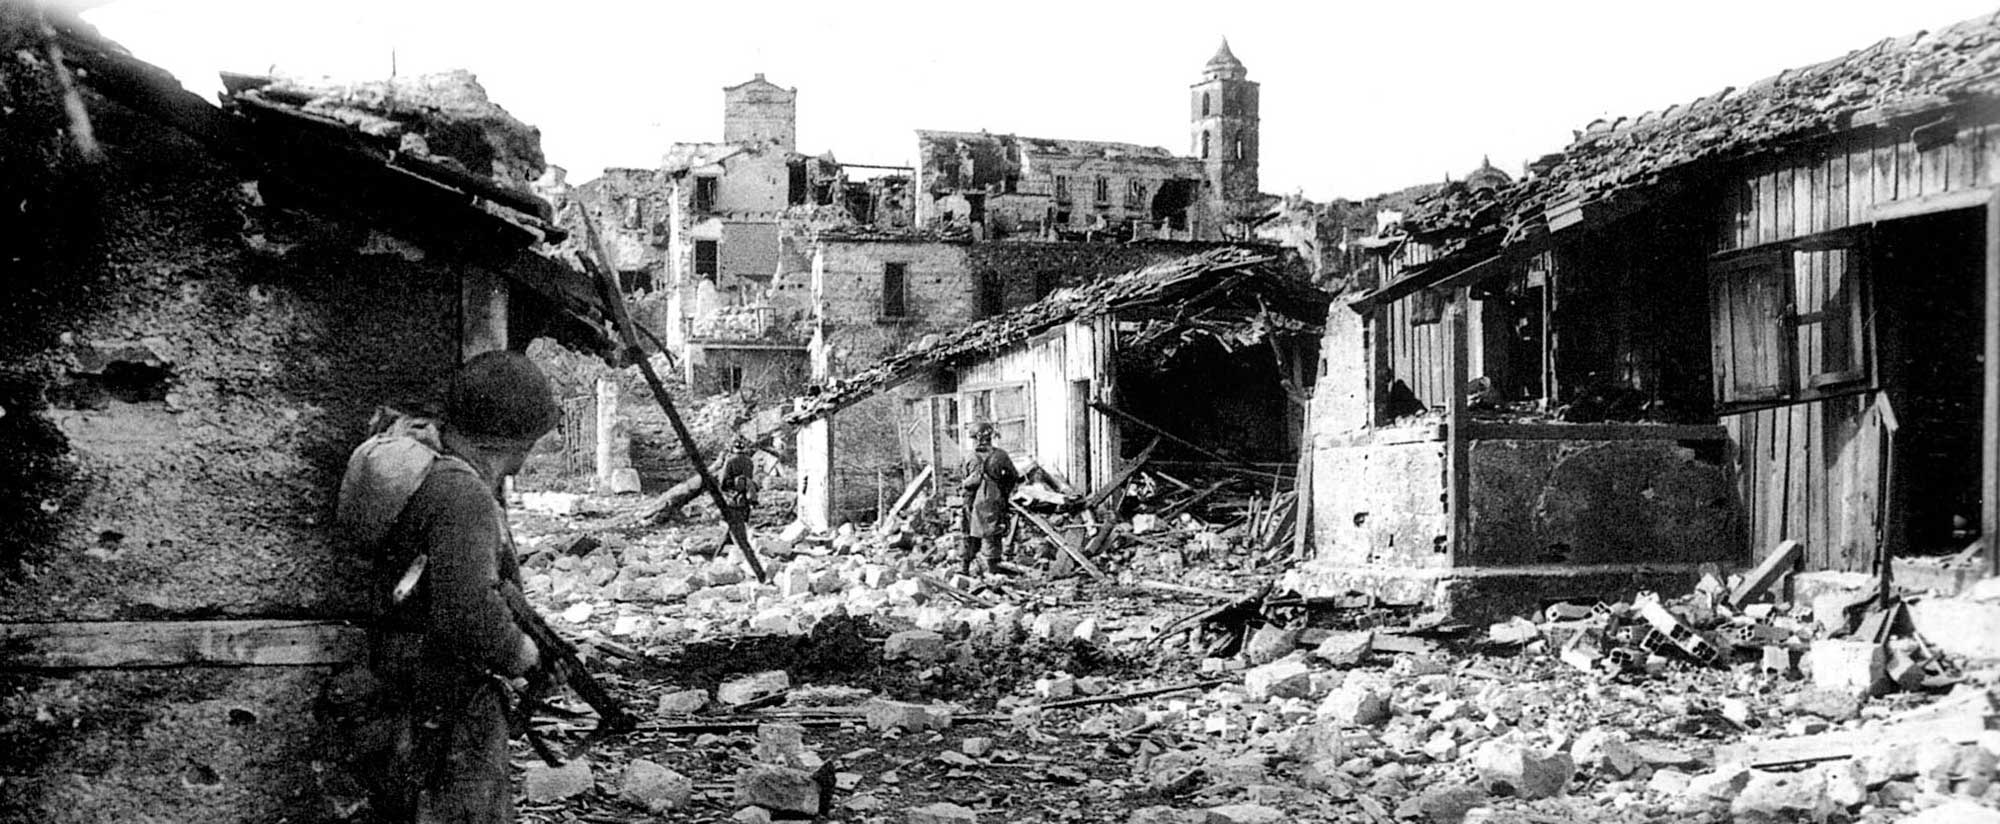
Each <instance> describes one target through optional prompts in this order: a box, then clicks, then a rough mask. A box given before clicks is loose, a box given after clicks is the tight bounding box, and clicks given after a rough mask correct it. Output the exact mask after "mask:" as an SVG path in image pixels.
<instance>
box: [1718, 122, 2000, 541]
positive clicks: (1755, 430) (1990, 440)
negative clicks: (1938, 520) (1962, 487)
mask: <svg viewBox="0 0 2000 824" xmlns="http://www.w3.org/2000/svg"><path fill="white" fill-rule="evenodd" d="M1940 114H1942V115H1943V118H1944V119H1942V120H1941V119H1939V118H1938V117H1937V115H1940ZM1954 114H1955V113H1953V112H1949V111H1947V112H1943V113H1939V112H1933V113H1931V115H1932V116H1931V119H1930V121H1929V124H1928V125H1922V126H1918V127H1915V128H1911V127H1909V126H1907V125H1906V126H1903V127H1901V128H1896V127H1888V126H1884V127H1878V128H1871V129H1866V130H1860V131H1852V132H1847V133H1843V134H1840V135H1837V136H1835V137H1833V138H1831V139H1828V140H1823V141H1820V142H1818V143H1815V144H1807V145H1801V146H1798V147H1797V148H1795V149H1793V150H1791V151H1787V152H1785V153H1783V154H1781V155H1777V156H1767V157H1763V158H1753V159H1749V160H1745V161H1742V162H1740V163H1739V164H1737V165H1736V167H1735V168H1734V169H1732V170H1731V172H1730V174H1729V176H1728V178H1726V180H1727V185H1726V186H1725V187H1724V189H1723V191H1722V199H1721V202H1720V203H1719V204H1717V209H1716V217H1717V243H1716V248H1717V253H1716V256H1715V258H1714V259H1713V263H1712V264H1711V272H1712V273H1714V274H1715V276H1716V277H1717V278H1718V280H1716V281H1714V284H1715V287H1714V288H1723V287H1724V284H1723V281H1722V280H1720V278H1725V277H1727V275H1726V274H1724V273H1723V270H1724V269H1725V268H1727V266H1728V265H1729V263H1730V261H1732V260H1738V259H1741V258H1743V257H1745V256H1748V255H1753V254H1756V253H1759V252H1766V251H1768V252H1773V253H1776V255H1778V256H1780V259H1781V260H1782V258H1784V257H1788V258H1789V260H1788V261H1785V262H1787V263H1788V264H1789V266H1788V267H1786V268H1788V269H1789V271H1790V275H1791V282H1790V283H1788V284H1784V285H1785V286H1786V288H1787V289H1788V294H1789V301H1788V302H1787V303H1786V304H1785V305H1783V306H1781V307H1780V311H1782V312H1784V313H1786V316H1787V317H1789V318H1791V319H1794V320H1795V321H1796V320H1800V319H1815V318H1825V317H1826V316H1827V315H1828V313H1830V312H1839V311H1842V310H1845V309H1847V308H1848V307H1847V305H1846V304H1845V303H1844V302H1843V298H1842V297H1840V296H1841V295H1842V293H1843V291H1850V292H1851V291H1853V290H1852V289H1848V290H1843V289H1842V286H1843V284H1854V283H1857V282H1858V280H1859V279H1856V278H1852V277H1850V275H1851V274H1852V273H1853V272H1854V271H1855V269H1856V268H1857V267H1859V266H1861V265H1862V263H1863V262H1864V260H1865V255H1863V254H1859V253H1858V250H1859V249H1860V248H1861V247H1860V246H1858V245H1857V241H1856V238H1857V237H1859V238H1860V241H1859V242H1860V243H1865V238H1866V234H1867V232H1866V227H1869V226H1870V225H1872V224H1876V223H1879V222H1883V221H1890V220H1897V219H1902V218H1908V217H1916V216H1922V215H1927V214H1937V213H1942V212H1947V211H1953V210H1959V209H1976V208H1982V207H1984V208H1986V209H1987V232H1986V234H1987V237H1986V241H1985V250H1984V252H1985V256H1986V275H1985V277H1986V284H1985V287H1986V288H1985V294H1986V306H1985V308H1984V327H1985V328H1984V331H1983V335H1984V341H1985V373H1984V389H1983V392H1984V398H1983V410H1982V413H1981V424H1980V425H1981V429H1982V437H1983V441H1982V443H1983V450H1982V452H1983V457H1982V459H1981V460H1982V470H1981V478H1982V480H1981V490H1980V491H1981V500H1982V503H1981V512H1980V521H1981V526H1982V532H1983V534H1984V535H1986V536H1989V541H1988V543H1989V545H1991V544H1993V542H1992V541H1991V540H1990V536H1992V535H1994V534H1995V530H1996V528H2000V512H1996V505H2000V501H1997V500H1996V498H2000V494H1996V493H1997V492H2000V490H1996V469H1995V452H1996V442H1995V436H1996V429H2000V421H1996V418H2000V400H1996V396H1995V393H1996V386H1995V385H1996V383H2000V375H1996V369H2000V363H1996V352H2000V346H1996V344H2000V329H1996V328H1995V327H1996V315H2000V267H1997V266H1996V261H1995V257H1994V256H1995V252H1996V235H2000V228H1996V225H1995V224H1996V222H2000V215H1996V214H1995V212H1994V210H1993V208H1992V207H1991V205H1989V204H1990V203H1991V202H1992V201H1993V199H1994V197H1995V189H1994V183H1995V179H1996V176H2000V122H1996V121H1995V118H1994V117H1993V113H1992V112H1990V111H1989V112H1985V113H1983V116H1981V117H1980V118H1978V119H1974V120H1971V122H1965V119H1964V118H1960V119H1959V120H1953V119H1951V118H1952V117H1953V116H1954ZM1940 123H1942V124H1944V125H1945V126H1946V127H1947V130H1944V131H1943V132H1942V133H1940V129H1939V124H1940ZM1926 132H1927V133H1928V134H1925V133H1926ZM1919 136H1921V137H1922V138H1923V139H1922V141H1921V142H1920V141H1919V139H1918V138H1919ZM1895 287H1896V284H1894V283H1882V282H1877V283H1874V284H1873V288H1874V289H1877V290H1881V289H1894V288H1895ZM1846 298H1847V299H1850V300H1859V301H1863V303H1862V304H1861V305H1862V306H1863V307H1866V309H1867V310H1868V311H1865V312H1863V313H1862V315H1861V318H1862V321H1863V324H1864V325H1863V326H1862V327H1861V329H1862V331H1863V332H1864V333H1865V334H1867V335H1868V336H1870V337H1871V338H1872V337H1873V336H1874V334H1875V331H1876V330H1875V328H1874V324H1873V319H1874V318H1873V315H1874V312H1873V309H1874V303H1873V296H1872V295H1869V294H1867V290H1866V289H1863V290H1861V294H1859V295H1848V296H1846ZM1737 327H1738V328H1740V324H1738V325H1737ZM1715 328H1716V331H1717V333H1718V335H1717V338H1716V339H1715V340H1714V341H1713V344H1714V346H1715V347H1716V351H1717V367H1718V372H1720V371H1721V370H1722V367H1723V365H1724V364H1725V363H1729V362H1731V361H1732V360H1733V358H1734V356H1735V354H1736V351H1735V350H1736V349H1737V348H1738V347H1742V346H1751V345H1753V344H1751V343H1748V342H1742V341H1738V340H1736V339H1734V338H1733V337H1732V336H1730V335H1729V334H1727V333H1728V332H1729V331H1730V330H1731V328H1732V327H1731V323H1730V320H1729V319H1728V318H1726V317H1723V318H1718V320H1717V321H1716V326H1715ZM1830 331H1831V328H1830V327H1829V326H1828V324H1827V323H1825V322H1823V321H1821V322H1802V323H1799V324H1798V325H1797V326H1796V327H1795V332H1796V333H1795V334H1794V335H1792V336H1791V338H1792V339H1790V340H1782V339H1781V340H1779V341H1777V343H1778V345H1779V346H1781V347H1790V348H1792V350H1793V351H1792V352H1791V353H1789V356H1784V355H1783V354H1782V353H1781V352H1765V353H1761V354H1760V355H1759V357H1762V358H1764V359H1765V362H1766V363H1774V362H1775V363H1783V362H1786V361H1790V362H1796V363H1799V364H1805V365H1815V364H1821V363H1824V362H1826V360H1827V359H1828V358H1829V357H1831V355H1830V354H1829V352H1828V351H1827V347H1828V346H1829V344H1833V345H1838V343H1839V341H1838V339H1836V338H1833V337H1830V335H1829V332H1830ZM1874 350H1875V347H1874V346H1872V345H1871V346H1868V347H1866V349H1864V350H1863V351H1864V352H1872V351H1874ZM1877 359H1878V360H1882V359H1885V358H1879V357H1878V358H1877ZM1854 366H1856V367H1857V368H1859V369H1862V370H1864V372H1865V374H1863V375H1860V376H1858V377H1856V378H1855V379H1853V380H1852V381H1849V382H1847V383H1845V384H1844V385H1843V384H1840V383H1838V382H1836V383H1835V384H1834V385H1831V386H1828V385H1824V384H1823V385H1820V386H1815V385H1813V381H1812V380H1811V375H1810V374H1778V375H1773V376H1769V377H1772V378H1774V379H1777V380H1779V381H1781V382H1784V383H1787V384H1789V386H1788V387H1786V391H1784V392H1781V393H1779V396H1777V397H1774V398H1773V399H1772V400H1771V402H1769V403H1767V404H1764V405H1762V406H1761V407H1759V408H1741V409H1738V410H1733V411H1732V410H1729V409H1725V414H1724V415H1723V418H1722V421H1723V424H1724V425H1725V426H1726V427H1727V428H1728V431H1729V436H1730V441H1731V444H1732V445H1733V447H1734V451H1735V458H1736V470H1737V475H1738V483H1739V486H1740V489H1741V494H1742V497H1743V502H1744V508H1745V512H1746V514H1747V516H1748V518H1749V521H1750V530H1749V533H1750V534H1749V538H1750V542H1751V546H1752V549H1753V555H1755V556H1758V557H1761V556H1762V554H1763V553H1765V552H1767V551H1769V550H1770V549H1771V548H1772V547H1775V546H1777V545H1778V543H1779V542H1780V541H1783V540H1786V539H1796V540H1799V541H1801V542H1803V543H1804V544H1805V545H1806V549H1807V553H1808V555H1807V561H1806V564H1807V566H1808V568H1814V569H1847V570H1868V569H1870V568H1871V566H1872V565H1873V564H1874V561H1875V547H1876V545H1877V541H1878V539H1880V538H1881V537H1882V536H1883V535H1884V533H1885V532H1886V531H1889V530H1891V529H1893V525H1892V524H1888V523H1884V522H1883V517H1884V515H1885V514H1886V513H1888V512H1892V511H1894V506H1893V502H1886V503H1887V505H1885V500H1884V499H1885V498H1891V497H1893V494H1894V493H1893V486H1894V482H1893V475H1892V470H1891V469H1890V468H1889V467H1888V466H1885V465H1884V462H1885V461H1888V460H1892V459H1890V458H1889V457H1888V454H1889V451H1890V450H1889V449H1888V446H1887V441H1888V440H1890V439H1892V438H1893V431H1894V425H1895V421H1894V415H1893V411H1891V410H1890V409H1888V408H1887V407H1886V406H1885V405H1882V404H1878V403H1877V401H1878V399H1880V398H1882V397H1883V396H1884V395H1885V391H1884V390H1885V388H1886V387H1885V385H1884V383H1883V380H1884V378H1885V377H1886V376H1884V375H1883V374H1881V370H1880V368H1879V365H1878V364H1875V363H1872V362H1871V363H1867V364H1855V365H1854ZM1781 371H1782V370H1781ZM1811 371H1812V370H1810V369H1805V370H1801V372H1805V373H1809V372H1811ZM1722 379H1723V376H1721V375H1720V374H1719V375H1718V381H1721V380H1722ZM1889 540H1890V541H1891V542H1892V546H1893V537H1891V538H1890V539H1889Z"/></svg>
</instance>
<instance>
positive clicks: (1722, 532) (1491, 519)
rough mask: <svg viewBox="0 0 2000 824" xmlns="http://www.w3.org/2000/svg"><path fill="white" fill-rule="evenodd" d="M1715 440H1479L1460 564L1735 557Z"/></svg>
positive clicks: (1726, 484) (1736, 534) (1733, 516)
mask: <svg viewBox="0 0 2000 824" xmlns="http://www.w3.org/2000/svg"><path fill="white" fill-rule="evenodd" d="M1720 452H1721V444H1720V443H1715V444H1712V449H1711V450H1710V454H1703V452H1702V451H1701V450H1697V449H1694V448H1690V447H1688V446H1685V445H1682V444H1681V443H1679V442H1676V441H1663V440H1599V441H1586V440H1562V441H1553V440H1550V441H1540V440H1537V441H1528V440H1478V441H1473V442H1472V444H1471V445H1470V447H1469V456H1470V463H1471V466H1472V475H1471V478H1470V490H1471V497H1472V501H1471V507H1470V509H1469V511H1468V515H1469V518H1470V523H1469V524H1468V532H1469V535H1468V536H1467V540H1466V542H1465V545H1464V546H1463V547H1461V548H1460V558H1459V561H1458V565H1459V566H1521V565H1528V564H1568V565H1583V564H1638V563H1654V562H1661V563H1665V562H1676V563H1693V562H1699V561H1718V562H1724V563H1740V562H1742V561H1744V560H1746V559H1745V558H1743V557H1742V550H1741V548H1742V546H1743V539H1742V531H1743V519H1742V513H1741V512H1740V511H1739V510H1738V507H1737V503H1736V491H1735V485H1734V482H1733V481H1732V480H1731V478H1730V472H1729V467H1728V466H1727V465H1726V464H1725V463H1723V462H1722V460H1721V455H1720Z"/></svg>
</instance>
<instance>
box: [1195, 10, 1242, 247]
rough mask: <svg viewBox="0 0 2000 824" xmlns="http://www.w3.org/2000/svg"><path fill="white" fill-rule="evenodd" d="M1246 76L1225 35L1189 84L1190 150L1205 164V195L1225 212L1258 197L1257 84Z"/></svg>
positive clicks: (1234, 209)
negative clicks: (1193, 80) (1199, 79)
mask: <svg viewBox="0 0 2000 824" xmlns="http://www.w3.org/2000/svg"><path fill="white" fill-rule="evenodd" d="M1248 76H1249V70H1247V69H1245V68H1243V61H1241V60H1238V59H1236V55H1235V54H1232V53H1231V52H1230V51H1229V40H1228V39H1227V38H1225V39H1224V40H1223V41H1222V46H1221V48H1218V49H1216V50H1215V56H1214V57H1211V58H1209V59H1208V65H1206V66H1203V67H1202V70H1201V82H1199V83H1195V84H1194V85H1193V86H1192V87H1190V91H1191V94H1190V100H1189V105H1190V109H1189V113H1190V116H1189V118H1188V119H1189V120H1190V121H1191V124H1192V126H1191V129H1190V134H1189V137H1190V138H1191V140H1192V141H1193V145H1192V149H1191V152H1190V153H1191V154H1192V155H1193V156H1195V157H1197V158H1200V159H1201V161H1202V164H1203V166H1204V167H1205V168H1206V169H1207V177H1208V185H1209V191H1208V193H1207V194H1208V196H1209V197H1210V198H1211V199H1212V202H1215V203H1216V204H1217V205H1218V206H1221V207H1222V209H1221V210H1220V211H1221V212H1222V213H1224V214H1230V213H1234V212H1235V211H1237V209H1236V208H1231V207H1237V206H1241V205H1243V204H1249V203H1253V202H1255V200H1256V199H1257V150H1258V145H1257V143H1258V140H1257V84H1256V82H1254V81H1251V80H1248V79H1246V78H1248Z"/></svg>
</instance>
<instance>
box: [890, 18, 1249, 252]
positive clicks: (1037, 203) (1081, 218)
mask: <svg viewBox="0 0 2000 824" xmlns="http://www.w3.org/2000/svg"><path fill="white" fill-rule="evenodd" d="M1189 107H1190V108H1189V145H1190V148H1189V154H1188V155H1184V156H1183V155H1175V154H1173V153H1172V152H1169V151H1168V150H1166V149H1162V148H1158V147H1151V146H1138V145H1134V144H1130V143H1110V142H1103V141H1092V140H1067V139H1046V138H1035V137H1023V136H1020V135H1012V134H990V133H987V132H952V131H932V130H920V131H918V132H917V157H918V161H917V164H918V165H917V182H916V188H917V192H918V197H917V212H916V216H917V222H918V223H919V224H920V225H922V226H926V227H931V228H940V229H944V228H961V229H964V230H967V231H969V232H971V233H972V235H973V236H974V237H979V238H989V237H990V238H996V239H997V238H1007V237H1030V238H1042V239H1049V240H1054V239H1063V240H1136V239H1149V238H1160V239H1170V240H1250V239H1252V235H1251V234H1250V232H1249V229H1248V224H1249V222H1250V221H1251V220H1252V219H1253V218H1254V217H1255V216H1256V215H1257V214H1258V213H1259V212H1260V211H1261V210H1262V208H1263V206H1264V205H1265V198H1264V196H1263V195H1262V194H1261V193H1260V192H1259V191H1258V189H1257V152H1258V117H1257V111H1258V85H1257V83H1256V82H1255V81H1253V80H1250V79H1248V70H1247V69H1245V68H1244V66H1243V63H1242V61H1240V60H1237V59H1236V55H1235V54H1233V53H1231V52H1230V50H1229V43H1228V42H1227V41H1224V42H1223V44H1222V46H1221V48H1219V49H1217V50H1216V53H1215V56H1214V57H1212V58H1210V59H1209V61H1208V64H1207V65H1206V66H1205V67H1203V70H1202V75H1201V80H1200V81H1199V82H1197V83H1195V84H1193V86H1192V87H1191V89H1190V102H1189Z"/></svg>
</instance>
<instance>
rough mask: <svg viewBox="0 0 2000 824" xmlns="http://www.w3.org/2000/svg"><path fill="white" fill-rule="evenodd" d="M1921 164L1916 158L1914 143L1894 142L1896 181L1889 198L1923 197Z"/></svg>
mask: <svg viewBox="0 0 2000 824" xmlns="http://www.w3.org/2000/svg"><path fill="white" fill-rule="evenodd" d="M1923 195H1924V191H1923V164H1922V163H1920V162H1919V160H1918V152H1917V147H1916V144H1914V143H1911V142H1909V141H1907V140H1904V141H1899V142H1897V143H1896V183H1895V189H1893V190H1892V191H1891V193H1890V195H1889V198H1888V199H1890V200H1902V199H1905V198H1915V197H1923Z"/></svg>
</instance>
